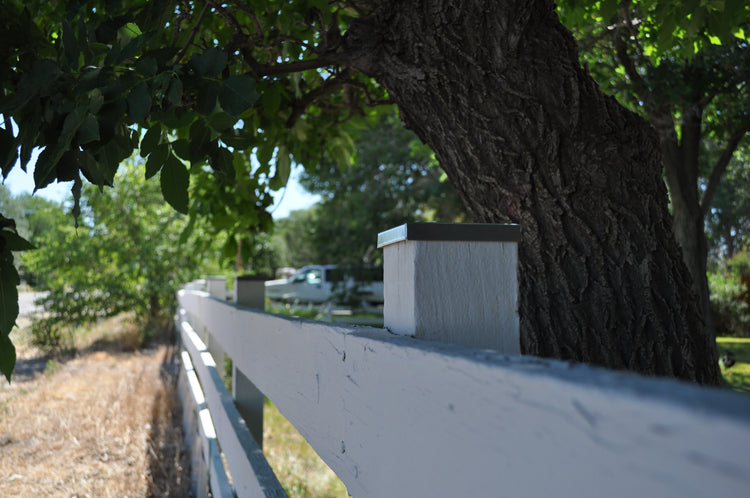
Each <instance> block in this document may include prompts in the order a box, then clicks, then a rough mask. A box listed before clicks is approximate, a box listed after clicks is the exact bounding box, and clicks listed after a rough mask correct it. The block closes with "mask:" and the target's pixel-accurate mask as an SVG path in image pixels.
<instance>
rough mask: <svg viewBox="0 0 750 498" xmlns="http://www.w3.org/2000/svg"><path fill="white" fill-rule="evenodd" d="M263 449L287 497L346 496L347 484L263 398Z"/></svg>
mask: <svg viewBox="0 0 750 498" xmlns="http://www.w3.org/2000/svg"><path fill="white" fill-rule="evenodd" d="M263 453H264V454H265V456H266V459H267V460H268V463H269V464H270V465H271V468H272V469H273V471H274V473H275V474H276V476H277V477H278V478H279V482H280V483H281V485H282V486H283V487H284V489H285V490H286V492H287V493H288V494H289V496H290V497H292V498H294V497H308V498H314V497H321V498H322V497H326V498H328V497H331V498H334V497H339V496H340V497H346V496H349V495H348V493H347V492H346V486H344V483H342V482H341V480H340V479H339V478H338V477H337V476H336V474H334V473H333V471H332V470H331V469H330V468H328V466H327V465H326V464H325V462H323V460H321V459H320V457H319V456H318V454H317V453H315V450H313V448H312V446H310V445H309V444H308V442H307V441H305V438H303V437H302V435H301V434H300V433H299V432H298V431H297V429H295V428H294V426H293V425H292V424H291V423H289V421H288V420H287V419H286V418H284V416H283V415H282V414H281V413H279V411H278V410H277V409H276V407H275V406H274V404H273V403H271V402H270V401H268V400H266V403H265V405H264V407H263Z"/></svg>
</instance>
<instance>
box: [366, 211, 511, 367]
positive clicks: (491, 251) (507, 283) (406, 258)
mask: <svg viewBox="0 0 750 498" xmlns="http://www.w3.org/2000/svg"><path fill="white" fill-rule="evenodd" d="M520 239H521V229H520V226H519V225H498V224H469V223H466V224H455V223H407V224H405V225H401V226H399V227H396V228H393V229H391V230H388V231H385V232H382V233H380V234H378V247H382V248H383V260H384V265H383V266H384V279H383V280H384V295H385V305H384V310H383V312H384V317H383V318H384V326H385V328H387V329H388V330H390V331H391V332H393V333H395V334H400V335H410V336H415V337H417V338H419V339H427V340H434V341H440V342H446V343H452V344H458V345H462V346H466V347H470V348H477V349H485V348H488V349H494V350H496V351H500V352H502V353H509V354H520V338H519V329H518V327H519V325H518V276H517V265H518V242H519V241H520Z"/></svg>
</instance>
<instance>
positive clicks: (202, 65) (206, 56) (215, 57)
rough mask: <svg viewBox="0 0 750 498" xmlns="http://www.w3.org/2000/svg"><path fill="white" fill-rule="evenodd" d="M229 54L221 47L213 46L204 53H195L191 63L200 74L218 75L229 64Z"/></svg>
mask: <svg viewBox="0 0 750 498" xmlns="http://www.w3.org/2000/svg"><path fill="white" fill-rule="evenodd" d="M227 60H228V55H227V53H226V52H225V51H224V50H221V49H220V48H216V47H211V48H209V49H208V50H206V51H205V52H203V53H202V54H193V56H192V57H191V58H190V63H191V64H192V65H193V67H194V68H195V70H196V71H198V73H199V74H201V75H204V76H218V75H219V74H220V73H221V72H222V71H223V70H224V68H225V67H226V66H227Z"/></svg>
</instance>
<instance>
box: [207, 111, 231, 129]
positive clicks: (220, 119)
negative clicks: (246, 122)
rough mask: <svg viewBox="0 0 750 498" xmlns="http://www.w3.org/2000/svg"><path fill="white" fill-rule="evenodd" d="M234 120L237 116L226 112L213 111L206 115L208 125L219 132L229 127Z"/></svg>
mask: <svg viewBox="0 0 750 498" xmlns="http://www.w3.org/2000/svg"><path fill="white" fill-rule="evenodd" d="M236 122H237V118H235V117H233V116H230V115H229V114H227V113H226V112H215V113H213V114H211V115H210V116H209V117H208V126H210V127H211V128H212V129H214V130H216V131H219V132H223V131H225V130H228V129H230V128H231V127H232V126H234V124H235V123H236Z"/></svg>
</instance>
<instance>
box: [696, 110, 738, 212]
mask: <svg viewBox="0 0 750 498" xmlns="http://www.w3.org/2000/svg"><path fill="white" fill-rule="evenodd" d="M748 132H750V123H745V125H744V126H742V127H741V128H740V129H739V130H737V131H736V132H734V133H733V134H732V135H731V136H730V137H729V141H728V142H727V146H726V147H724V150H723V151H721V155H720V156H719V159H718V160H717V161H716V163H715V164H714V167H713V169H712V170H711V175H709V177H708V183H707V184H706V190H705V191H704V192H703V198H702V199H701V210H702V211H703V216H705V215H706V213H708V210H709V208H710V207H711V203H712V202H713V200H714V195H716V189H717V188H718V187H719V182H720V181H721V178H722V177H723V176H724V173H725V172H726V170H727V166H729V161H730V160H731V159H732V156H733V155H734V151H735V150H737V146H738V145H739V144H740V141H741V140H742V138H743V137H744V136H745V134H746V133H748Z"/></svg>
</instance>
